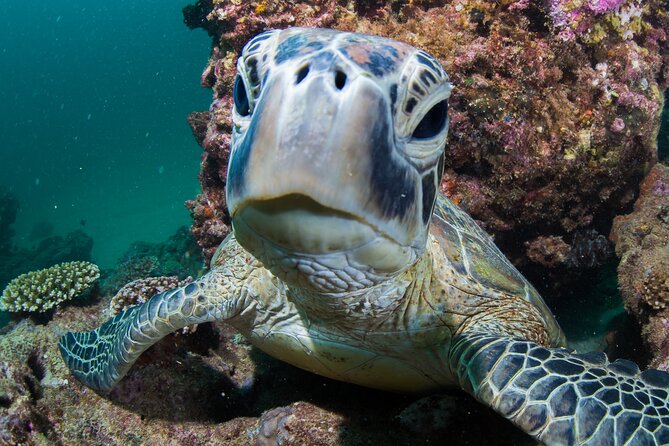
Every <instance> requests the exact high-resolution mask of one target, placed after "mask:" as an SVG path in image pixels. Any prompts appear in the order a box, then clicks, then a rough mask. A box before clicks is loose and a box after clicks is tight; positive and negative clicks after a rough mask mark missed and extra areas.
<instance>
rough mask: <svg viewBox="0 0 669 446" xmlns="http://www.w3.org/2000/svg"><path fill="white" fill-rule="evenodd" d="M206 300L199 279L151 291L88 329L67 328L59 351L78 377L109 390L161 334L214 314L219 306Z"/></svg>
mask: <svg viewBox="0 0 669 446" xmlns="http://www.w3.org/2000/svg"><path fill="white" fill-rule="evenodd" d="M211 303H212V302H211V299H208V298H207V296H206V293H205V292H204V291H203V289H202V287H201V284H200V283H198V282H195V283H190V284H188V285H186V286H185V287H183V288H176V289H173V290H169V291H166V292H164V293H160V294H156V295H155V296H153V297H152V298H151V299H149V300H148V301H146V302H145V303H143V304H141V305H137V306H134V307H130V308H128V309H127V310H126V311H124V312H122V313H120V314H118V315H117V316H116V317H114V318H113V319H110V320H109V321H107V322H106V323H104V324H103V325H102V326H100V327H99V328H96V329H95V330H93V331H89V332H82V333H67V334H66V335H65V336H63V337H62V338H61V339H60V342H59V347H60V352H61V354H62V356H63V359H64V360H65V363H66V364H67V366H68V367H69V368H70V371H71V372H72V374H73V375H74V376H75V377H77V379H78V380H79V381H81V382H82V383H84V384H85V385H87V386H88V387H91V388H92V389H95V390H97V391H99V392H103V393H104V392H108V391H109V390H111V388H112V387H113V386H114V384H116V383H117V382H118V381H119V380H120V379H121V378H122V377H123V376H124V375H125V374H126V372H127V371H128V370H129V369H130V367H131V366H132V364H133V363H134V362H135V361H136V360H137V358H138V357H139V355H140V354H142V352H143V351H144V350H146V349H147V348H149V347H150V346H152V345H153V344H155V343H156V342H158V341H159V340H160V339H161V338H163V337H164V336H165V335H167V334H169V333H172V332H174V331H176V330H179V329H180V328H183V327H185V326H187V325H191V324H198V323H202V322H206V321H211V320H214V319H217V318H218V316H220V314H219V313H220V311H217V308H216V306H215V305H211Z"/></svg>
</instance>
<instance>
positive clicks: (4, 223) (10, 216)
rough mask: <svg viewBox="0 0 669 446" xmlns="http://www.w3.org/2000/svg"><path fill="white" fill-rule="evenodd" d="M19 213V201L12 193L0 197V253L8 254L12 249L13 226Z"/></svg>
mask: <svg viewBox="0 0 669 446" xmlns="http://www.w3.org/2000/svg"><path fill="white" fill-rule="evenodd" d="M18 211H19V200H18V199H17V198H16V197H15V196H14V194H12V193H11V192H4V193H2V195H0V253H1V254H8V253H9V250H10V249H11V248H12V237H13V236H14V230H13V229H12V228H11V226H12V225H13V224H14V221H15V220H16V214H17V212H18Z"/></svg>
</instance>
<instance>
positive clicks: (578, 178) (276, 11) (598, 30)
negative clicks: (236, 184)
mask: <svg viewBox="0 0 669 446" xmlns="http://www.w3.org/2000/svg"><path fill="white" fill-rule="evenodd" d="M205 3H207V2H198V5H200V6H203V4H205ZM571 3H574V5H575V4H576V2H569V1H559V0H554V1H550V2H548V1H547V2H545V3H544V2H526V1H516V2H485V1H467V2H445V1H415V2H398V1H387V2H382V1H378V2H363V1H351V2H347V3H346V5H344V4H342V3H341V2H335V1H327V0H321V1H315V2H309V3H308V4H306V3H303V2H289V1H281V0H279V1H271V2H233V1H215V2H212V7H211V10H210V11H209V13H208V15H207V21H206V24H205V25H203V26H204V27H205V28H206V29H207V30H209V31H210V32H211V30H215V33H214V45H213V46H214V48H213V51H212V54H211V57H210V60H209V63H208V65H207V67H206V68H205V70H204V73H203V75H202V83H203V85H204V86H207V87H210V88H212V89H213V96H214V97H213V102H212V104H211V107H210V109H209V111H208V112H207V114H208V124H207V125H206V131H205V132H204V135H203V136H202V132H203V129H204V128H205V126H204V125H203V124H202V118H203V116H204V115H202V114H198V115H197V116H192V117H191V124H192V125H193V128H194V132H195V133H196V134H198V135H201V136H199V137H198V140H199V141H202V144H201V145H202V147H203V148H204V155H203V160H202V163H201V173H200V181H201V184H202V194H201V195H200V196H198V198H197V199H195V200H194V201H192V202H190V204H189V209H190V210H191V212H192V214H193V217H194V223H193V226H192V229H191V230H192V232H193V234H194V235H195V236H196V238H197V239H198V242H199V243H200V245H201V246H202V248H203V251H204V253H205V257H207V258H209V257H210V256H211V255H212V254H213V251H214V250H215V247H216V246H217V245H218V243H219V242H220V241H221V240H222V238H223V237H224V236H225V235H227V233H228V232H229V228H228V226H229V216H228V215H227V214H226V212H227V211H226V209H225V194H224V188H225V178H226V177H225V175H226V165H227V156H228V150H229V136H230V132H231V127H230V109H231V104H232V99H231V92H232V84H233V80H234V75H235V61H236V57H237V54H238V53H239V51H240V49H241V46H242V45H243V43H244V42H246V41H247V40H248V39H249V38H250V37H252V36H253V35H255V34H257V33H259V32H261V31H264V30H267V29H271V28H283V27H287V26H321V27H333V28H337V29H343V30H351V31H353V30H355V31H360V32H367V33H372V34H377V35H384V36H388V37H392V38H395V39H398V40H403V41H406V42H407V43H410V44H412V45H415V46H417V47H421V48H423V49H425V50H426V51H428V52H429V53H431V54H433V55H435V56H437V57H438V58H439V59H440V60H441V62H442V63H443V65H444V67H445V68H446V71H447V72H448V73H449V75H450V76H451V78H452V81H453V83H454V84H455V89H454V90H453V95H452V97H451V100H450V108H449V110H450V115H451V124H450V125H451V128H450V131H449V141H448V148H447V157H446V174H445V176H444V179H443V183H442V185H441V189H442V192H444V193H446V194H447V195H448V196H449V197H451V199H453V200H454V201H455V202H457V203H459V204H460V206H462V207H463V208H464V209H466V210H467V211H468V212H469V213H471V214H472V216H474V217H475V218H476V219H477V220H479V221H480V222H481V224H482V225H483V226H484V227H485V228H486V230H488V231H489V232H490V233H492V234H493V235H494V236H495V238H496V242H497V243H498V244H499V245H500V246H501V247H502V249H503V250H504V251H505V253H507V255H509V256H510V257H512V258H513V259H515V260H516V261H517V262H518V264H519V265H521V266H522V264H525V263H527V264H530V265H532V264H534V265H535V266H536V267H537V268H538V269H539V271H538V272H537V273H536V274H535V276H536V277H541V274H543V272H542V271H541V269H543V270H544V271H545V270H546V269H551V268H553V267H561V266H559V265H558V264H559V263H560V262H557V263H555V259H559V258H560V257H561V256H562V255H563V253H562V251H561V250H563V248H564V247H563V246H562V245H561V244H560V243H557V244H553V245H551V244H550V243H549V244H545V245H544V246H543V247H542V248H541V249H543V250H546V249H547V250H548V251H547V252H545V254H542V255H540V256H537V255H533V253H535V254H536V251H532V252H528V250H527V248H526V246H525V242H529V243H532V242H533V241H536V240H547V241H548V240H553V241H555V240H557V238H562V240H564V241H566V242H569V241H570V240H572V239H573V238H574V234H575V233H577V232H579V231H586V232H582V233H584V234H585V233H587V231H590V230H596V231H597V232H598V233H599V234H608V232H609V229H610V225H611V220H612V216H613V215H616V214H619V213H620V211H621V209H625V208H626V207H629V206H631V203H632V200H633V198H634V196H635V194H636V190H637V184H638V182H639V180H640V179H641V177H642V175H643V173H644V171H645V170H646V169H647V168H648V167H649V166H650V165H652V164H653V163H654V162H655V161H656V158H657V153H656V146H655V138H656V135H657V130H658V125H659V110H660V109H661V106H662V103H661V100H662V99H661V98H662V96H661V93H662V91H663V90H664V89H665V88H666V87H667V80H668V79H669V76H668V74H669V68H668V66H669V64H668V63H667V62H668V60H669V52H668V51H667V48H668V43H667V33H666V30H667V29H669V17H667V15H666V14H662V13H661V11H662V6H663V2H662V1H660V0H653V1H649V2H645V3H644V4H643V5H640V6H637V3H634V2H631V1H623V0H621V1H619V2H617V3H619V5H617V6H616V7H612V6H610V5H609V6H606V7H605V6H604V3H607V4H611V3H612V2H600V3H602V5H599V3H596V2H594V3H593V2H586V3H583V2H579V4H582V5H583V6H581V7H579V8H575V6H574V5H572V4H571ZM588 8H590V9H592V8H594V9H592V10H590V9H588ZM586 9H588V10H587V11H586ZM626 12H628V13H629V14H630V17H629V19H630V20H629V21H627V22H626V21H625V20H623V18H622V16H621V15H622V14H625V13H626ZM616 20H617V21H616ZM573 23H576V24H577V26H575V27H572V26H571V25H572V24H573ZM567 31H571V32H572V34H573V35H569V36H568V35H566V34H567ZM585 247H586V248H588V246H585ZM589 247H590V248H594V247H595V246H594V245H590V246H589ZM552 248H555V249H556V250H557V251H556V252H554V253H553V252H551V251H550V250H551V249H552ZM579 249H580V248H579ZM596 257H597V256H595V257H592V258H596ZM534 262H539V263H534ZM590 263H591V262H589V261H588V262H585V266H587V265H588V264H590ZM578 267H579V268H580V266H578Z"/></svg>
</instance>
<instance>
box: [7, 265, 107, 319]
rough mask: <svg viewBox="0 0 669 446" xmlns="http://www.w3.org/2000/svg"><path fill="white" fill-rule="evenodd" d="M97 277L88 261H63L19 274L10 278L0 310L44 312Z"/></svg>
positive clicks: (98, 275)
mask: <svg viewBox="0 0 669 446" xmlns="http://www.w3.org/2000/svg"><path fill="white" fill-rule="evenodd" d="M99 277H100V269H99V268H98V267H97V265H94V264H92V263H90V262H64V263H59V264H58V265H55V266H52V267H50V268H46V269H41V270H38V271H31V272H29V273H26V274H21V275H20V276H19V277H17V278H16V279H14V280H12V281H11V282H9V284H8V285H7V287H6V288H5V291H3V293H2V298H0V310H4V311H11V312H19V311H28V312H37V313H43V312H45V311H47V310H50V309H51V308H53V307H55V306H57V305H59V304H61V303H62V302H64V301H66V300H69V299H72V298H73V297H75V296H77V295H79V294H81V293H83V292H84V291H86V290H87V289H88V288H89V287H90V286H91V285H92V284H93V283H94V282H95V281H96V280H97V279H98V278H99Z"/></svg>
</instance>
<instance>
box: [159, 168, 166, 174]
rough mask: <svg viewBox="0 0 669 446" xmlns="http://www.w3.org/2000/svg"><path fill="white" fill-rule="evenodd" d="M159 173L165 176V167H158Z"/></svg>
mask: <svg viewBox="0 0 669 446" xmlns="http://www.w3.org/2000/svg"><path fill="white" fill-rule="evenodd" d="M158 173H159V174H161V175H162V174H164V173H165V166H160V167H158Z"/></svg>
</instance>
